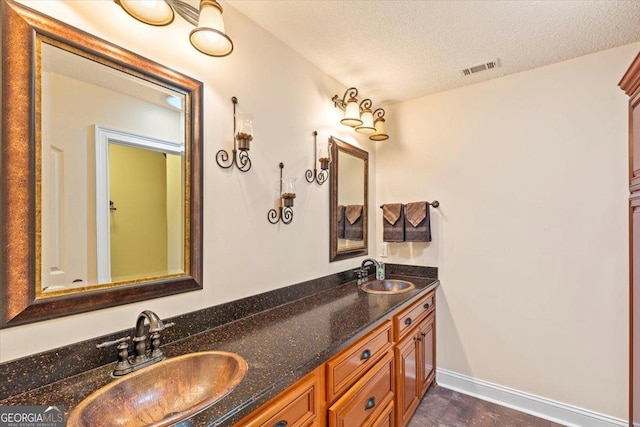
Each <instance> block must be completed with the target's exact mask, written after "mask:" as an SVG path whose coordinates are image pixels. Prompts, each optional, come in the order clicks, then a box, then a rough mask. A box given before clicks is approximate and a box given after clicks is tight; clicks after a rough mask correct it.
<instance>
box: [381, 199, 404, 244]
mask: <svg viewBox="0 0 640 427" xmlns="http://www.w3.org/2000/svg"><path fill="white" fill-rule="evenodd" d="M382 217H383V219H382V240H383V241H385V242H404V209H403V206H402V203H389V204H386V205H382Z"/></svg>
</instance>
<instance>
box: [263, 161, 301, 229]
mask: <svg viewBox="0 0 640 427" xmlns="http://www.w3.org/2000/svg"><path fill="white" fill-rule="evenodd" d="M282 169H284V163H282V162H281V163H280V207H279V208H278V210H275V209H270V210H269V213H268V214H267V219H268V220H269V222H270V223H271V224H277V223H278V222H279V221H282V223H283V224H291V221H293V199H295V198H296V180H295V178H282Z"/></svg>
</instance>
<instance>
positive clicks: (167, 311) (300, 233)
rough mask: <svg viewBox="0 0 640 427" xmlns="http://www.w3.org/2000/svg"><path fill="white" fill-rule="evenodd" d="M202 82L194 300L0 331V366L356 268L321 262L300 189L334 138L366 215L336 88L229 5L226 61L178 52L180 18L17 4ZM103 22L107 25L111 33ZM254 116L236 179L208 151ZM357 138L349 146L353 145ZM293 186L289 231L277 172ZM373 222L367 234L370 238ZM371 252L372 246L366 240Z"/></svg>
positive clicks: (105, 4)
mask: <svg viewBox="0 0 640 427" xmlns="http://www.w3.org/2000/svg"><path fill="white" fill-rule="evenodd" d="M22 3H24V4H26V5H28V6H29V7H31V8H34V9H37V10H40V11H42V12H43V13H46V14H48V15H50V16H53V17H55V18H57V19H60V20H62V21H65V22H66V23H68V24H70V25H73V26H76V27H78V28H81V29H83V30H85V31H88V32H90V33H92V34H95V35H97V36H99V37H102V38H104V39H106V40H109V41H111V42H113V43H115V44H118V45H121V46H123V47H125V48H127V49H129V50H132V51H134V52H136V53H139V54H141V55H143V56H145V57H147V58H149V59H152V60H154V61H156V62H159V63H162V64H164V65H167V66H169V67H171V68H173V69H175V70H178V71H181V72H183V73H185V74H187V75H190V76H192V77H194V78H196V79H198V80H200V81H202V82H203V83H204V120H203V123H204V212H205V213H204V262H203V264H204V290H202V291H199V292H190V293H186V294H181V295H176V296H171V297H165V298H160V299H156V300H152V301H146V302H140V303H135V304H128V305H125V306H121V307H115V308H111V309H105V310H99V311H96V312H92V313H86V314H80V315H74V316H69V317H64V318H60V319H55V320H50V321H46V322H40V323H35V324H32V325H25V326H19V327H15V328H10V329H5V330H2V331H0V361H6V360H10V359H13V358H17V357H21V356H25V355H28V354H31V353H35V352H39V351H44V350H47V349H51V348H54V347H58V346H63V345H66V344H69V343H73V342H76V341H79V340H84V339H88V338H91V337H95V336H98V335H101V334H106V333H110V332H113V331H116V330H119V329H124V328H130V327H133V325H134V322H135V319H136V316H137V314H138V313H139V312H140V311H141V310H143V309H150V310H154V311H155V312H156V313H158V314H159V315H160V316H162V317H169V316H173V315H177V314H180V313H184V312H189V311H193V310H197V309H201V308H204V307H208V306H212V305H216V304H220V303H223V302H227V301H230V300H234V299H238V298H242V297H246V296H249V295H254V294H257V293H261V292H265V291H268V290H272V289H276V288H279V287H283V286H288V285H291V284H294V283H298V282H301V281H304V280H309V279H312V278H315V277H319V276H324V275H327V274H331V273H333V272H337V271H342V270H346V269H348V268H351V267H355V266H356V265H357V264H359V262H360V261H361V260H362V258H356V259H351V260H345V261H340V262H334V263H329V214H328V212H329V194H328V193H329V185H328V183H325V184H324V185H323V186H318V185H316V184H308V183H307V182H306V181H305V180H304V171H305V170H306V169H308V168H310V167H312V163H313V135H312V132H313V131H314V130H317V131H318V133H319V134H318V141H321V140H322V139H323V138H325V139H326V138H328V137H329V136H330V135H334V136H336V137H338V138H340V139H342V140H344V141H347V142H349V143H352V144H354V145H356V146H359V147H360V148H364V149H365V150H367V151H369V152H370V162H369V164H370V171H371V174H370V180H371V185H370V190H369V191H370V194H371V197H370V209H371V210H373V206H374V197H373V195H374V194H375V174H374V173H373V171H374V170H375V155H374V153H373V152H372V150H373V145H370V144H369V142H368V141H367V140H366V138H365V137H358V138H355V136H354V135H356V133H355V132H353V131H352V130H349V129H347V128H345V127H344V126H342V125H340V124H339V117H340V114H339V112H338V111H337V110H336V109H335V108H334V107H333V103H332V102H331V97H332V96H333V95H334V94H336V93H338V94H340V96H342V94H343V93H344V90H345V88H344V87H343V86H341V85H340V84H338V83H337V82H336V81H335V80H333V79H332V78H330V77H328V76H327V75H326V74H324V73H322V72H321V71H320V70H319V69H318V68H316V67H314V66H313V65H311V64H310V63H309V62H307V61H306V60H304V59H302V58H301V57H300V56H299V55H297V54H296V53H294V52H293V51H292V50H291V49H290V48H288V47H287V46H285V45H284V44H283V43H282V42H280V41H279V40H277V39H275V38H274V37H273V36H272V35H270V34H269V33H267V32H266V31H264V30H263V29H262V28H261V27H258V26H257V25H256V24H254V23H253V22H251V21H249V20H248V19H247V18H246V17H244V16H243V15H241V14H239V13H238V12H236V11H235V10H234V9H233V8H232V7H229V6H226V5H225V6H224V7H225V11H224V20H225V25H226V28H227V32H228V33H229V35H230V37H231V38H232V39H233V42H234V44H235V49H234V52H233V53H232V54H231V55H230V56H229V57H226V58H217V59H216V58H210V57H207V56H205V55H202V54H201V53H199V52H197V51H196V50H195V49H194V48H193V47H192V46H191V45H190V43H189V40H188V35H189V32H190V31H191V29H192V28H193V27H192V26H190V25H189V24H187V23H186V22H185V21H183V20H182V19H180V18H176V21H175V22H174V23H173V24H172V25H170V26H168V27H161V28H158V27H151V26H147V25H144V24H142V23H139V22H137V21H135V20H134V19H132V18H130V17H129V16H128V15H127V14H126V13H125V12H123V11H122V9H121V8H120V7H119V6H117V5H116V4H115V3H114V2H110V1H94V2H87V1H60V0H55V1H53V0H52V1H46V2H43V1H35V0H32V1H22ZM114 23H116V24H115V25H114ZM232 96H237V97H238V100H239V105H238V107H239V109H240V110H241V111H245V112H249V113H252V114H253V115H254V132H255V139H254V141H253V142H252V148H251V151H250V155H251V160H252V163H253V166H252V168H251V170H250V171H249V172H248V173H240V172H238V170H237V169H235V168H234V169H230V170H228V171H227V170H223V169H221V168H219V167H218V166H217V165H216V163H215V160H214V157H215V154H216V152H217V151H218V150H219V149H221V148H224V149H227V150H229V149H230V148H231V147H232V144H233V140H232V138H233V135H232V133H233V117H232V115H233V108H232V107H233V106H232V104H231V97H232ZM358 139H359V140H358ZM281 161H282V162H284V164H285V169H284V174H285V176H293V177H297V178H298V182H297V197H296V201H295V207H294V218H293V222H292V223H291V224H290V225H271V224H269V222H268V221H267V211H268V210H269V209H270V208H272V207H274V206H275V203H276V199H277V197H279V196H278V190H279V185H278V182H279V181H278V180H279V168H278V163H279V162H281ZM374 227H375V226H374V225H373V222H371V223H370V235H371V236H373V235H374V231H375V229H374ZM369 245H370V253H373V248H374V247H375V239H370V244H369Z"/></svg>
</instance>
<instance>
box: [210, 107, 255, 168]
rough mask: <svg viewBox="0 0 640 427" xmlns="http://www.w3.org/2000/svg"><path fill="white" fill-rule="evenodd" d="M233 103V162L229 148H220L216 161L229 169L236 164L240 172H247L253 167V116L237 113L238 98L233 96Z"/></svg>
mask: <svg viewBox="0 0 640 427" xmlns="http://www.w3.org/2000/svg"><path fill="white" fill-rule="evenodd" d="M231 102H232V103H233V151H232V152H231V162H230V163H229V164H228V165H225V163H227V162H228V161H229V153H228V152H227V150H219V151H218V152H217V153H216V163H217V164H218V166H220V167H221V168H224V169H229V168H230V167H231V166H233V165H234V164H235V165H236V166H237V167H238V169H239V170H240V172H246V171H248V170H249V169H251V159H250V158H249V153H248V151H249V149H250V148H251V141H252V140H253V116H251V115H250V114H246V113H236V105H238V98H236V97H235V96H234V97H233V98H231Z"/></svg>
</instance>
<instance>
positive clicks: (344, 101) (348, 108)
mask: <svg viewBox="0 0 640 427" xmlns="http://www.w3.org/2000/svg"><path fill="white" fill-rule="evenodd" d="M357 96H358V89H356V88H355V87H350V88H349V89H347V90H346V91H345V93H344V95H343V96H342V98H339V97H338V95H334V96H333V98H331V100H332V101H333V105H334V107H336V108H339V109H341V110H342V111H344V116H343V118H342V120H340V123H342V124H343V125H345V126H349V127H352V128H355V130H356V132H359V133H364V134H366V135H370V136H369V139H370V140H372V141H384V140H386V139H389V135H387V130H386V124H385V119H384V110H383V109H382V108H378V109H376V110H375V111H374V112H373V113H372V112H371V109H372V108H373V102H372V101H371V100H370V99H369V98H366V99H363V100H362V102H360V103H358V98H356V97H357ZM374 116H375V118H374Z"/></svg>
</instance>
